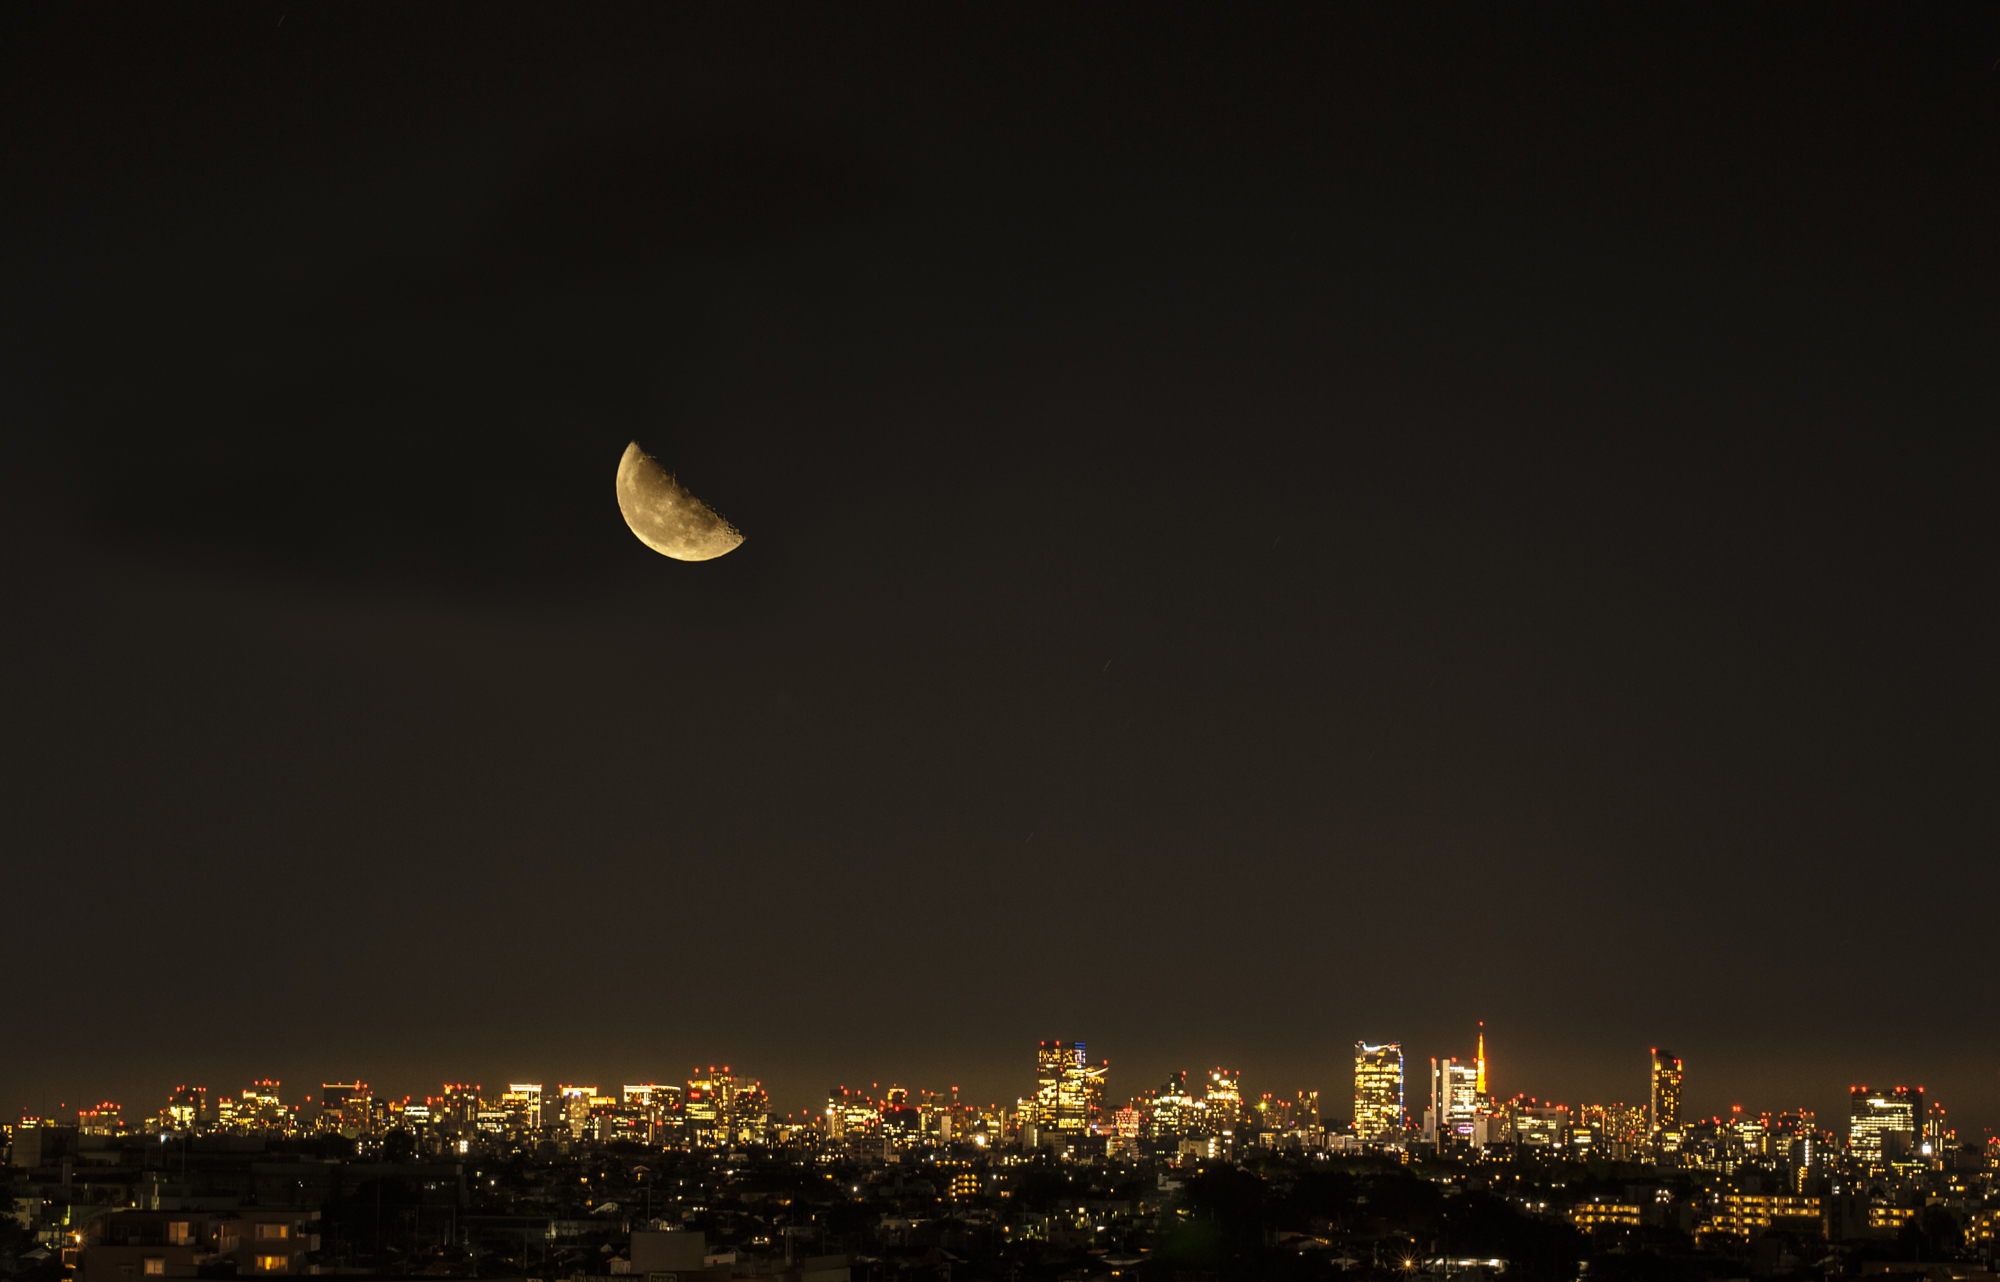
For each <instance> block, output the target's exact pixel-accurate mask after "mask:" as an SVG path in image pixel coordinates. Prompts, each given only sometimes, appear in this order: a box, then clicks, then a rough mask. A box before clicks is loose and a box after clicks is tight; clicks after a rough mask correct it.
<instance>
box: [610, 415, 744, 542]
mask: <svg viewBox="0 0 2000 1282" xmlns="http://www.w3.org/2000/svg"><path fill="white" fill-rule="evenodd" d="M618 510H619V512H621V513H623V514H624V517H625V524H627V525H629V526H631V527H632V533H634V534H636V535H638V536H639V542H641V543H643V544H645V545H646V546H647V547H649V548H651V549H653V551H655V552H658V553H659V554H660V555H662V556H670V557H672V558H673V559H674V560H676V561H713V560H714V559H715V558H716V557H719V556H721V555H722V554H723V553H725V552H733V551H735V550H736V547H737V545H738V544H740V543H742V542H743V536H742V535H741V534H740V533H738V532H737V529H736V527H735V526H733V525H731V524H730V523H729V522H727V521H725V520H723V519H722V517H721V516H719V515H718V514H717V513H716V511H715V509H714V508H712V507H710V506H709V505H708V504H706V503H704V502H702V501H701V500H700V499H698V498H696V497H695V496H694V495H692V494H690V493H688V491H687V487H686V486H684V485H682V484H681V483H680V482H679V481H677V480H675V479H674V475H673V473H671V472H669V471H667V470H666V469H665V468H663V467H661V466H660V464H659V461H658V460H657V459H655V458H654V457H653V456H652V455H650V454H648V453H646V451H644V450H642V449H640V448H639V442H637V441H634V442H632V443H631V444H630V445H627V446H626V447H625V457H624V458H621V459H619V460H618Z"/></svg>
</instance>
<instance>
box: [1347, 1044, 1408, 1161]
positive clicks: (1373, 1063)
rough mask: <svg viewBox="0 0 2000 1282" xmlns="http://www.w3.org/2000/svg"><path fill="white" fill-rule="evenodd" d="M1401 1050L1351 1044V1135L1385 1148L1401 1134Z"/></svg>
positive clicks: (1399, 1046) (1385, 1045) (1387, 1046)
mask: <svg viewBox="0 0 2000 1282" xmlns="http://www.w3.org/2000/svg"><path fill="white" fill-rule="evenodd" d="M1403 1117H1404V1114H1403V1047H1402V1043H1400V1042H1388V1043H1386V1044H1384V1045H1381V1046H1370V1045H1369V1044H1368V1043H1366V1042H1356V1043H1354V1134H1355V1137H1356V1138H1357V1139H1359V1140H1361V1141H1362V1142H1363V1143H1367V1144H1384V1143H1388V1142H1389V1141H1391V1140H1397V1139H1400V1138H1401V1137H1402V1133H1403Z"/></svg>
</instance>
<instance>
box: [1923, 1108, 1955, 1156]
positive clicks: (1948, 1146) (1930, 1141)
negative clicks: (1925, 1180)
mask: <svg viewBox="0 0 2000 1282" xmlns="http://www.w3.org/2000/svg"><path fill="white" fill-rule="evenodd" d="M1957 1146H1958V1132H1957V1131H1954V1130H1953V1129H1951V1125H1950V1123H1949V1122H1948V1121H1947V1120H1946V1119H1945V1115H1944V1105H1942V1104H1940V1103H1938V1102H1937V1101H1936V1100H1932V1101H1931V1102H1930V1104H1929V1105H1928V1106H1926V1107H1925V1109H1924V1125H1923V1134H1922V1136H1921V1137H1920V1139H1919V1143H1918V1145H1917V1151H1918V1152H1919V1154H1921V1155H1922V1156H1924V1157H1927V1158H1933V1159H1942V1158H1943V1157H1944V1156H1945V1154H1947V1153H1949V1152H1951V1151H1952V1150H1953V1149H1954V1148H1956V1147H1957Z"/></svg>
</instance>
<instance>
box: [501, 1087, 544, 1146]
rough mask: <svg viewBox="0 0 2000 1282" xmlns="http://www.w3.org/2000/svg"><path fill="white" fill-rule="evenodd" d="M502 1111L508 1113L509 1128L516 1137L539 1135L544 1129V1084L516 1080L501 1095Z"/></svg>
mask: <svg viewBox="0 0 2000 1282" xmlns="http://www.w3.org/2000/svg"><path fill="white" fill-rule="evenodd" d="M500 1111H501V1112H502V1113H504V1114H506V1117H507V1130H508V1132H509V1133H510V1134H512V1135H513V1136H514V1137H515V1138H516V1139H522V1138H526V1137H529V1136H534V1135H539V1134H540V1133H541V1130H542V1085H541V1083H540V1082H515V1083H513V1084H511V1085H510V1086H508V1087H507V1093H506V1094H505V1095H502V1096H501V1097H500Z"/></svg>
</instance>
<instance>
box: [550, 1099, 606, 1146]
mask: <svg viewBox="0 0 2000 1282" xmlns="http://www.w3.org/2000/svg"><path fill="white" fill-rule="evenodd" d="M556 1089H557V1091H559V1092H560V1093H561V1095H562V1115H561V1119H562V1120H561V1123H560V1125H561V1126H562V1128H563V1129H564V1130H565V1131H567V1132H568V1133H569V1138H570V1139H571V1140H572V1141H576V1140H580V1139H582V1138H583V1137H584V1136H585V1135H586V1134H588V1133H589V1131H590V1101H591V1100H593V1099H595V1098H596V1097H597V1088H596V1087H595V1086H558V1087H557V1088H556Z"/></svg>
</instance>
